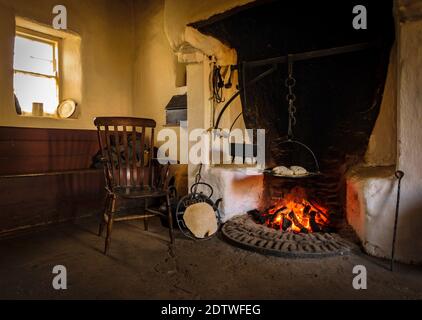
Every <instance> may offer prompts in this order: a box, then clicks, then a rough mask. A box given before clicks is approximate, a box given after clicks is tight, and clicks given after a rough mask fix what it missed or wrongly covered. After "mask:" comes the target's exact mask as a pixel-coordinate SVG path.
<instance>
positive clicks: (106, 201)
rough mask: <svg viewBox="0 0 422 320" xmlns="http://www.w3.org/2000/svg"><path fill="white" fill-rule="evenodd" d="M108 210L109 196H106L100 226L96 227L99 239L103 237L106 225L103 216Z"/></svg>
mask: <svg viewBox="0 0 422 320" xmlns="http://www.w3.org/2000/svg"><path fill="white" fill-rule="evenodd" d="M109 210H110V195H109V194H107V195H106V199H105V205H104V212H103V214H102V216H101V221H100V225H99V227H98V236H99V237H101V236H102V235H103V230H104V225H105V224H106V220H105V216H106V215H107V214H108V212H109Z"/></svg>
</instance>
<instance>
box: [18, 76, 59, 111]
mask: <svg viewBox="0 0 422 320" xmlns="http://www.w3.org/2000/svg"><path fill="white" fill-rule="evenodd" d="M14 88H15V94H16V96H17V97H18V100H19V104H20V105H21V108H22V111H26V112H32V103H33V102H42V103H43V104H44V112H45V113H51V114H54V113H56V109H57V106H58V104H59V100H58V97H57V86H56V80H55V79H54V78H53V79H49V78H42V77H36V76H31V75H28V74H23V73H15V77H14Z"/></svg>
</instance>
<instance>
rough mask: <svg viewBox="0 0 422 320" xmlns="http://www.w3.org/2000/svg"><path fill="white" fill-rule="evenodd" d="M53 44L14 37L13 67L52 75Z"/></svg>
mask: <svg viewBox="0 0 422 320" xmlns="http://www.w3.org/2000/svg"><path fill="white" fill-rule="evenodd" d="M53 50H54V45H52V44H48V43H44V42H39V41H35V40H30V39H27V38H24V37H21V36H16V37H15V57H14V69H15V70H16V69H17V70H22V71H30V72H36V73H41V74H45V75H51V76H53V75H54V64H53Z"/></svg>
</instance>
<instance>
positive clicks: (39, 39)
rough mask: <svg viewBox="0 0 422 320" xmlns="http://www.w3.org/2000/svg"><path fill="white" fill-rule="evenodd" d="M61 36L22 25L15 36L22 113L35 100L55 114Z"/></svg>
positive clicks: (16, 80)
mask: <svg viewBox="0 0 422 320" xmlns="http://www.w3.org/2000/svg"><path fill="white" fill-rule="evenodd" d="M58 53H59V39H58V38H54V37H51V36H49V35H44V34H41V33H38V32H33V31H30V30H27V29H23V28H19V29H17V30H16V36H15V55H14V66H13V69H14V91H15V95H16V97H17V99H18V102H19V105H20V107H21V109H22V114H23V115H31V114H32V104H33V103H34V102H36V103H42V104H43V115H46V116H54V115H55V114H56V109H57V106H58V104H59V72H58Z"/></svg>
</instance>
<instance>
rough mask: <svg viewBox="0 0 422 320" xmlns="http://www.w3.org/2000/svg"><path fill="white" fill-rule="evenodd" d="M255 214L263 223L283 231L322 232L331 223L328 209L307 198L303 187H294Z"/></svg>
mask: <svg viewBox="0 0 422 320" xmlns="http://www.w3.org/2000/svg"><path fill="white" fill-rule="evenodd" d="M253 215H254V217H255V219H256V220H257V221H258V222H260V223H261V224H266V225H267V226H268V227H271V228H274V229H279V230H283V231H293V232H305V233H308V232H320V231H326V230H327V227H328V225H329V219H328V210H327V209H326V208H324V207H322V206H320V205H319V204H317V203H315V202H314V201H311V200H309V199H307V197H306V192H305V191H304V189H301V188H295V189H293V190H292V191H291V193H289V194H287V195H285V196H284V197H283V198H281V199H278V200H277V201H276V202H275V203H274V205H273V206H272V207H270V208H269V209H267V210H265V211H264V212H261V213H259V212H257V211H256V212H255V213H254V214H253Z"/></svg>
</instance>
